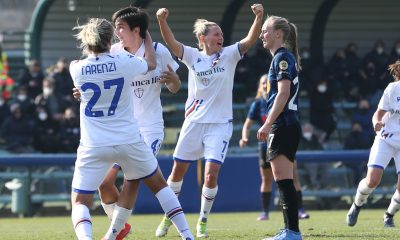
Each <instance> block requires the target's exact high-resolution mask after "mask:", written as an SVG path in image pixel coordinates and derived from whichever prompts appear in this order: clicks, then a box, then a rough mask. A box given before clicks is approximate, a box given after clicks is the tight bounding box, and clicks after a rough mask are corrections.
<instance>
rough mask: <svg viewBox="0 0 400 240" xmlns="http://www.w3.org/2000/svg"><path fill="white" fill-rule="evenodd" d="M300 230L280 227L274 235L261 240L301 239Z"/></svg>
mask: <svg viewBox="0 0 400 240" xmlns="http://www.w3.org/2000/svg"><path fill="white" fill-rule="evenodd" d="M302 239H303V238H302V237H301V233H300V232H295V231H292V230H289V229H281V230H280V231H279V232H278V233H277V234H276V235H275V236H273V237H270V238H264V239H263V240H302Z"/></svg>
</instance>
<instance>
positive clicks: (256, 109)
mask: <svg viewBox="0 0 400 240" xmlns="http://www.w3.org/2000/svg"><path fill="white" fill-rule="evenodd" d="M259 115H260V106H259V104H258V101H257V100H255V101H254V102H252V103H251V105H250V109H249V112H248V113H247V118H249V119H250V120H253V121H256V120H257V119H258V118H259Z"/></svg>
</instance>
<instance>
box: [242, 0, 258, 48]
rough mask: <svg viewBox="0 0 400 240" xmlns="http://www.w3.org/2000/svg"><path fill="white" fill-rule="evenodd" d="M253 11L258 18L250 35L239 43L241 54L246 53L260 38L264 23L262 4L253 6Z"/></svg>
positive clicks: (252, 26)
mask: <svg viewBox="0 0 400 240" xmlns="http://www.w3.org/2000/svg"><path fill="white" fill-rule="evenodd" d="M251 10H252V11H253V13H254V15H256V17H255V18H254V22H253V24H252V25H251V28H250V30H249V33H248V34H247V36H246V37H245V38H243V39H242V40H240V42H239V45H240V46H239V50H240V53H241V54H244V53H246V52H247V51H248V50H249V49H250V48H251V47H252V46H253V45H254V44H255V43H256V41H257V39H258V36H260V32H261V26H262V21H263V18H264V7H263V5H262V4H253V5H251Z"/></svg>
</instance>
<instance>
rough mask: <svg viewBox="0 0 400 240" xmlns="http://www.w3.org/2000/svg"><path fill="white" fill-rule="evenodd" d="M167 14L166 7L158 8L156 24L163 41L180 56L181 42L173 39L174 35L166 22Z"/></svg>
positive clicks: (181, 51)
mask: <svg viewBox="0 0 400 240" xmlns="http://www.w3.org/2000/svg"><path fill="white" fill-rule="evenodd" d="M168 15H169V11H168V9H166V8H160V9H158V11H157V19H158V25H159V26H160V32H161V35H162V37H163V39H164V41H165V43H166V44H167V46H168V47H169V49H171V51H172V52H173V53H174V55H175V56H177V57H178V58H182V55H183V46H182V43H180V42H178V41H177V40H176V39H175V36H174V34H173V33H172V30H171V28H170V27H169V25H168V23H167V18H168Z"/></svg>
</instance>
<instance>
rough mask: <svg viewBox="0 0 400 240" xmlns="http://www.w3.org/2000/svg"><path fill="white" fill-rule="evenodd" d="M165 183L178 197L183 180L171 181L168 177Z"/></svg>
mask: <svg viewBox="0 0 400 240" xmlns="http://www.w3.org/2000/svg"><path fill="white" fill-rule="evenodd" d="M167 183H168V186H169V187H170V188H171V189H172V191H174V193H175V195H176V196H177V197H179V194H180V193H181V189H182V184H183V180H182V181H179V182H173V181H171V180H169V178H168V180H167Z"/></svg>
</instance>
